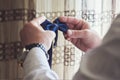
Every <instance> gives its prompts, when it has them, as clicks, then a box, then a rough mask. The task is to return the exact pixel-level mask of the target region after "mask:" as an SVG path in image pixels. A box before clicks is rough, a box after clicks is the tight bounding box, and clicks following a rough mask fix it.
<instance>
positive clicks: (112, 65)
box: [73, 15, 120, 80]
mask: <svg viewBox="0 0 120 80" xmlns="http://www.w3.org/2000/svg"><path fill="white" fill-rule="evenodd" d="M73 80H120V15H118V16H117V18H116V19H115V20H114V21H113V23H112V24H111V27H110V29H109V31H108V33H107V34H106V35H105V37H104V39H103V43H102V44H101V45H100V46H99V47H98V48H96V49H94V50H92V51H90V52H87V53H86V54H85V55H84V56H83V57H82V59H81V63H80V68H79V70H78V72H77V73H76V74H75V76H74V78H73Z"/></svg>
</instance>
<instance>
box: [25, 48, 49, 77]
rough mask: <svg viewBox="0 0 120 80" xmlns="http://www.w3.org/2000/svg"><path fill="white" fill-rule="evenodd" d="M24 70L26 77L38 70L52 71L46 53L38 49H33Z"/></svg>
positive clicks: (26, 60)
mask: <svg viewBox="0 0 120 80" xmlns="http://www.w3.org/2000/svg"><path fill="white" fill-rule="evenodd" d="M23 68H24V72H25V75H27V74H28V73H30V72H31V71H34V70H36V69H38V68H39V69H40V68H45V69H48V70H50V67H49V64H48V61H47V57H46V55H45V52H44V51H43V50H42V49H41V48H38V47H35V48H32V49H31V50H30V51H29V53H28V55H27V57H26V59H25V61H24V63H23Z"/></svg>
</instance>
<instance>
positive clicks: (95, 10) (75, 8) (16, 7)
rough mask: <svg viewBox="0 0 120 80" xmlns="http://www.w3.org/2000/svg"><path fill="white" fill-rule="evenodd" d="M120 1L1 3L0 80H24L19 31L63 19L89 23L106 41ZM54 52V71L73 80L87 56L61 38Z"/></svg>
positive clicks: (4, 0)
mask: <svg viewBox="0 0 120 80" xmlns="http://www.w3.org/2000/svg"><path fill="white" fill-rule="evenodd" d="M119 4H120V1H119V0H0V80H22V79H23V69H22V68H21V67H20V66H19V64H18V61H17V59H16V57H17V55H18V54H20V53H21V51H22V48H23V47H22V45H21V42H20V37H19V31H20V29H21V28H22V27H23V25H24V23H25V22H27V21H29V20H32V19H33V18H34V17H39V16H46V17H47V19H49V20H51V21H53V20H54V19H56V18H57V17H59V16H73V17H76V18H79V19H85V20H86V21H88V22H89V24H90V26H91V28H92V29H94V30H96V31H97V32H98V33H99V34H100V35H101V36H102V37H103V36H104V34H105V33H106V32H107V30H108V28H109V25H110V23H111V21H112V20H113V19H114V18H115V16H116V14H118V13H119V12H120V9H119ZM58 36H59V37H58V42H57V46H56V47H54V48H53V57H52V69H53V70H54V71H55V72H56V73H57V74H58V76H59V77H60V79H61V80H71V79H72V77H73V75H74V73H75V72H76V71H77V69H78V68H79V63H80V59H81V56H82V55H83V54H84V53H83V52H82V51H80V50H79V49H77V48H76V47H75V46H74V45H72V44H71V43H70V42H68V41H66V40H65V39H64V36H63V34H62V33H61V32H59V34H58Z"/></svg>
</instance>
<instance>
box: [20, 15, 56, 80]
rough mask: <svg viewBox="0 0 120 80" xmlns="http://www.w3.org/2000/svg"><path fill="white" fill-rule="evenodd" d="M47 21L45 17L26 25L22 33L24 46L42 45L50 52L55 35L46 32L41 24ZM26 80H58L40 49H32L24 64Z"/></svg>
mask: <svg viewBox="0 0 120 80" xmlns="http://www.w3.org/2000/svg"><path fill="white" fill-rule="evenodd" d="M45 20H46V18H45V17H40V18H36V19H34V20H32V21H30V22H28V23H26V24H25V26H24V27H23V29H22V30H21V32H20V36H21V41H22V44H23V45H24V46H26V45H29V44H33V43H40V44H42V45H43V46H44V47H45V50H46V52H47V51H48V50H49V48H50V46H51V43H52V40H53V39H54V37H55V33H54V32H52V31H45V30H43V29H42V27H41V26H40V24H41V23H42V22H44V21H45ZM23 67H24V68H23V69H24V71H25V77H24V79H25V80H57V79H58V76H57V75H56V73H55V72H53V71H52V70H51V69H50V67H49V64H48V61H47V58H46V56H45V52H44V51H43V50H42V49H41V48H40V47H34V48H32V49H30V51H29V53H28V54H27V57H26V59H25V61H24V64H23Z"/></svg>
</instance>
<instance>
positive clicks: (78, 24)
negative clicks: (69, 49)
mask: <svg viewBox="0 0 120 80" xmlns="http://www.w3.org/2000/svg"><path fill="white" fill-rule="evenodd" d="M59 20H60V21H61V22H65V23H67V24H72V25H74V26H69V28H70V29H72V28H76V29H81V28H84V29H87V28H89V25H88V23H87V22H86V21H85V20H80V19H77V18H75V17H66V16H62V17H59Z"/></svg>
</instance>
